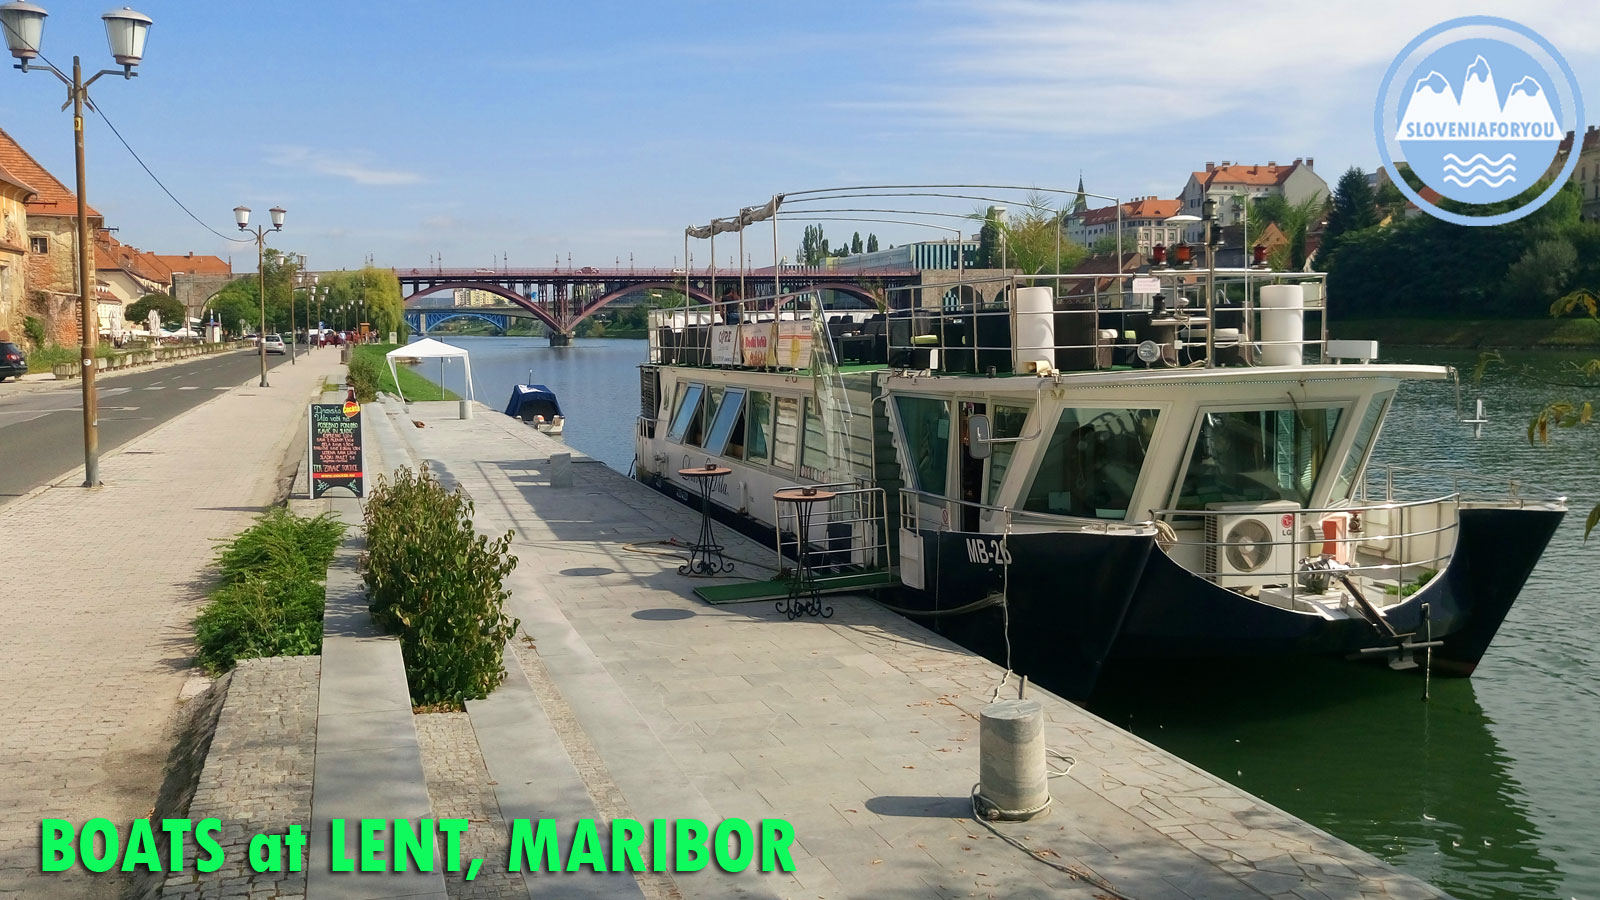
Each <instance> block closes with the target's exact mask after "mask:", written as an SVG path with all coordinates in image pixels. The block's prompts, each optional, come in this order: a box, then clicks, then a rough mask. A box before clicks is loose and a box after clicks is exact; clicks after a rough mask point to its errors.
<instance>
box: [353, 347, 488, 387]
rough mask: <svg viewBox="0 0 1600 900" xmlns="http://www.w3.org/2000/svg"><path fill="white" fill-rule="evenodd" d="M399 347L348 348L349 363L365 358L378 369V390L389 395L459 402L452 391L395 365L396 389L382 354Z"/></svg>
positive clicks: (412, 369) (408, 368) (387, 363)
mask: <svg viewBox="0 0 1600 900" xmlns="http://www.w3.org/2000/svg"><path fill="white" fill-rule="evenodd" d="M398 346H400V345H399V344H357V345H355V346H354V347H351V348H350V362H351V364H352V365H355V364H356V358H357V357H366V358H368V359H370V360H372V362H373V363H374V364H376V366H377V368H378V390H379V391H383V392H387V393H390V394H400V393H401V392H402V391H404V393H405V398H406V399H407V400H459V399H461V398H460V397H457V396H456V394H455V392H454V391H446V390H443V389H441V388H440V387H439V386H438V385H437V384H434V383H433V382H431V381H429V380H428V379H426V378H424V377H422V375H420V374H418V373H417V372H416V371H415V369H414V368H413V367H411V366H402V365H398V364H396V365H395V367H394V369H395V372H396V373H398V374H399V376H400V384H399V385H398V387H397V386H396V385H395V383H394V379H393V378H391V377H389V361H388V360H386V359H384V358H383V357H384V354H386V353H388V352H389V351H390V350H393V349H395V348H396V347H398Z"/></svg>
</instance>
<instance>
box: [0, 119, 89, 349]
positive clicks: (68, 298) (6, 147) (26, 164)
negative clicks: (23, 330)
mask: <svg viewBox="0 0 1600 900" xmlns="http://www.w3.org/2000/svg"><path fill="white" fill-rule="evenodd" d="M0 168H4V169H5V170H6V171H8V172H9V173H10V174H11V176H12V177H13V178H15V179H17V180H20V181H21V182H22V183H24V184H26V185H28V186H29V187H30V188H32V189H33V192H34V194H33V196H32V197H31V198H29V199H28V200H26V201H24V204H23V207H24V211H25V212H26V214H27V224H26V231H27V238H28V243H27V253H26V254H25V257H24V259H25V262H24V266H23V271H24V276H23V278H24V290H25V292H26V294H27V298H28V302H27V309H26V311H25V312H26V313H27V314H29V315H37V316H38V317H39V318H40V319H41V320H42V321H43V322H44V325H45V329H46V332H47V334H48V337H49V339H50V340H52V341H54V342H56V343H58V344H62V345H64V346H71V345H73V344H76V343H78V342H79V340H80V339H81V338H80V335H79V330H80V329H79V316H78V255H77V251H76V247H77V237H78V198H77V195H76V194H74V193H72V192H71V191H69V190H67V188H66V186H65V185H63V184H62V183H61V182H60V181H58V180H56V177H55V176H54V175H51V174H50V173H49V172H48V171H46V170H45V168H44V166H41V165H40V164H39V162H38V160H35V159H34V158H33V157H32V156H30V155H29V154H28V152H27V151H26V150H24V149H22V145H20V144H18V143H17V142H16V140H15V139H14V138H12V137H11V135H9V134H7V133H6V132H5V131H4V130H3V129H0ZM87 214H88V218H89V228H90V230H91V231H94V230H98V229H99V228H100V227H101V226H102V224H103V220H102V218H101V216H100V213H98V212H96V211H95V210H94V208H93V207H90V208H88V213H87ZM89 265H90V272H89V276H90V278H93V277H94V260H93V259H92V258H91V259H90V261H89Z"/></svg>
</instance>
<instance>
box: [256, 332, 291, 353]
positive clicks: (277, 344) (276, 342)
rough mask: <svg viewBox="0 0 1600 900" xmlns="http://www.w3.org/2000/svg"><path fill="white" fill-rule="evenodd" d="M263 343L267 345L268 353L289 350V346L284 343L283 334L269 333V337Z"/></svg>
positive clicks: (286, 351)
mask: <svg viewBox="0 0 1600 900" xmlns="http://www.w3.org/2000/svg"><path fill="white" fill-rule="evenodd" d="M262 343H263V344H265V345H266V348H267V352H268V353H280V354H281V353H288V352H289V348H288V347H286V346H284V344H283V335H281V334H269V335H267V339H266V340H265V341H262Z"/></svg>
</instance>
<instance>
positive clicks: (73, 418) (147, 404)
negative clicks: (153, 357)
mask: <svg viewBox="0 0 1600 900" xmlns="http://www.w3.org/2000/svg"><path fill="white" fill-rule="evenodd" d="M302 352H303V351H302ZM316 352H320V353H336V352H338V351H335V350H329V349H326V348H325V349H322V350H320V351H316ZM287 362H288V357H285V356H269V357H267V365H268V366H269V367H276V366H279V365H283V364H285V363H287ZM260 371H261V364H260V362H259V361H258V358H257V357H256V354H255V353H254V352H253V351H249V350H238V351H232V352H228V353H222V354H219V355H217V356H202V357H199V358H198V359H194V360H191V361H188V362H182V363H176V364H173V365H165V366H157V367H154V368H151V369H149V370H145V371H140V370H134V371H132V372H128V373H127V374H122V375H116V376H113V377H109V378H105V379H104V380H102V381H101V382H100V383H99V396H100V452H101V453H106V452H109V451H111V450H113V449H115V448H117V447H120V446H122V445H123V444H125V443H127V442H128V441H130V440H132V439H134V438H136V437H138V436H139V435H141V434H144V433H145V432H147V431H149V430H150V429H152V428H155V427H156V426H158V425H160V424H161V423H163V422H165V421H167V420H168V419H171V418H172V417H174V416H176V415H178V414H180V413H183V412H185V411H187V410H190V409H193V408H194V407H196V406H199V405H200V404H202V403H204V402H205V401H207V400H209V399H211V398H212V397H215V396H216V392H217V391H225V390H228V389H229V388H234V387H238V386H239V385H240V384H243V383H244V382H245V381H247V380H248V379H250V378H251V376H253V375H257V374H259V373H260ZM268 380H269V381H270V380H271V379H270V378H269V379H268ZM5 388H6V386H5V385H0V506H3V505H4V504H6V503H9V502H10V501H12V500H15V499H16V498H17V497H19V496H21V495H23V494H25V493H27V492H28V491H30V490H32V489H33V488H36V487H38V486H39V485H41V484H45V483H47V482H50V481H52V480H54V479H56V478H59V477H60V476H62V475H64V474H66V473H67V472H70V471H72V470H73V469H74V468H76V467H78V466H81V465H83V393H82V388H81V387H80V386H79V384H78V382H77V381H67V382H62V384H61V386H60V387H53V388H51V389H50V390H43V391H33V392H30V393H16V394H13V393H9V392H7V391H6V390H5ZM250 389H255V388H254V386H253V385H252V386H251V388H250ZM269 390H270V388H269Z"/></svg>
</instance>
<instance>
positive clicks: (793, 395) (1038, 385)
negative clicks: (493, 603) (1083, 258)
mask: <svg viewBox="0 0 1600 900" xmlns="http://www.w3.org/2000/svg"><path fill="white" fill-rule="evenodd" d="M956 189H960V186H937V185H935V186H923V187H921V188H919V189H918V190H917V191H916V192H915V194H920V195H931V194H934V193H935V192H937V191H947V192H948V191H953V190H956ZM845 190H846V191H848V192H850V193H851V195H852V196H860V195H865V194H870V193H871V192H872V191H873V190H875V189H865V188H862V189H845ZM895 190H896V191H899V190H901V189H895ZM963 190H964V192H965V193H964V194H963V195H967V194H970V193H971V189H970V188H966V189H963ZM913 195H914V194H913V192H912V191H910V190H905V192H904V193H899V194H897V196H901V197H907V196H913ZM807 199H813V200H828V199H836V198H830V196H829V195H828V194H827V193H824V192H816V193H812V194H811V195H810V196H809V197H808V198H807ZM878 202H880V203H881V202H882V201H878ZM789 205H790V204H789V203H788V201H786V200H785V198H783V197H782V196H779V197H775V198H773V200H772V202H771V204H770V206H769V207H768V210H769V213H768V214H769V215H770V216H771V217H774V218H775V217H776V216H777V215H778V213H779V207H780V206H782V207H783V208H785V209H788V208H789ZM793 205H795V206H800V208H801V209H804V207H803V206H801V205H800V204H798V203H797V204H793ZM750 209H752V208H746V210H745V211H744V212H742V213H741V216H740V218H739V219H738V220H736V219H728V220H719V221H721V222H732V221H740V220H743V219H747V218H748V217H749V216H748V214H749V212H750ZM791 214H794V213H791ZM758 221H759V219H758ZM869 221H871V220H869ZM1206 224H1209V223H1206ZM1166 249H1167V248H1165V247H1157V248H1154V250H1155V252H1153V253H1152V254H1151V258H1150V259H1149V260H1147V261H1145V262H1144V263H1143V264H1139V265H1131V266H1125V264H1124V261H1123V260H1124V258H1123V257H1122V255H1121V254H1119V255H1118V257H1117V260H1116V264H1115V267H1113V268H1107V269H1106V270H1105V271H1103V272H1099V271H1097V272H1095V273H1094V274H1092V275H1031V276H1029V275H1024V274H1022V273H1019V272H1017V271H1015V270H1009V269H985V270H968V269H965V268H964V267H962V268H961V269H959V270H956V271H941V272H929V273H923V274H922V276H921V277H920V278H919V279H918V280H916V282H915V283H914V284H909V285H901V286H899V287H897V288H895V289H890V290H887V291H885V292H884V293H885V294H886V297H885V302H884V304H883V308H882V309H869V310H862V309H860V308H842V307H841V305H840V304H838V303H837V302H836V301H830V299H829V298H828V297H827V296H825V295H824V294H823V293H822V292H820V291H816V290H810V291H799V292H788V293H786V292H784V291H782V290H781V289H780V288H781V287H782V283H781V277H782V274H781V271H780V273H778V274H777V275H769V276H768V278H769V280H768V281H767V283H766V292H765V293H762V292H761V291H760V288H761V284H760V280H759V279H755V280H754V281H753V283H754V284H755V285H756V288H757V290H756V291H753V292H752V293H751V294H748V295H746V294H743V293H742V292H741V297H743V298H744V299H740V300H738V301H737V305H736V306H733V305H730V304H729V303H727V302H721V303H707V304H704V305H699V306H687V307H680V308H677V309H670V310H657V311H655V312H653V313H652V318H651V328H650V335H649V338H650V358H649V361H648V362H647V363H646V364H644V365H643V366H641V368H640V374H641V392H640V393H641V408H640V414H639V417H638V421H637V428H636V434H635V462H634V471H635V473H636V477H637V478H639V479H641V480H642V481H644V482H645V483H647V484H650V485H653V486H655V487H656V488H658V489H660V490H662V491H664V492H666V493H668V494H671V495H674V496H677V497H679V498H680V499H683V500H685V501H686V502H698V500H699V495H698V491H697V488H696V486H695V485H694V484H691V483H689V481H688V479H686V478H684V477H683V476H682V475H680V474H679V470H680V469H688V468H691V467H695V466H701V465H705V464H708V463H710V464H716V465H719V466H726V467H727V468H729V469H730V470H731V473H730V474H729V475H727V476H726V477H724V478H722V479H719V480H718V482H717V483H716V485H715V486H714V488H713V489H712V493H711V494H710V501H711V503H712V505H713V509H714V511H715V512H716V513H717V514H718V515H719V516H720V517H721V518H723V519H725V520H727V521H730V522H734V523H736V524H738V525H740V526H741V527H743V528H745V529H747V530H749V531H751V532H752V533H759V534H765V535H767V536H768V537H769V540H770V542H771V543H772V544H773V545H774V546H775V547H776V548H777V550H778V552H779V553H780V555H783V556H785V558H788V557H793V556H795V555H796V554H795V551H797V550H798V549H799V548H800V547H801V542H804V546H805V548H806V549H807V550H808V551H809V554H810V555H811V557H812V559H813V561H814V562H815V563H816V564H817V565H818V567H819V569H820V581H819V583H820V585H821V586H822V589H823V590H828V589H829V585H830V582H831V583H832V584H833V585H835V586H836V588H837V589H838V590H852V589H860V587H861V586H863V585H881V584H892V585H894V586H896V587H897V590H896V591H895V593H894V594H893V596H892V597H890V599H889V600H887V601H885V602H887V603H890V604H891V605H892V606H893V607H894V608H896V609H897V610H898V611H900V612H903V613H905V614H906V615H909V616H911V617H912V618H914V619H916V620H918V621H922V622H925V623H927V624H928V625H929V626H930V627H932V628H934V629H935V630H937V631H940V632H942V633H944V634H946V635H947V636H949V637H951V638H952V639H954V640H956V641H958V642H960V643H962V644H963V645H965V646H967V647H969V648H971V649H974V650H976V651H978V652H981V653H984V654H985V655H987V656H989V657H990V658H992V659H995V660H996V661H998V662H1001V663H1003V664H1004V665H1006V666H1007V668H1008V669H1011V670H1015V671H1017V672H1019V673H1023V674H1026V675H1028V676H1030V677H1032V678H1033V679H1034V680H1036V681H1037V682H1039V683H1041V684H1044V685H1045V686H1047V687H1049V688H1051V689H1052V690H1055V691H1056V692H1057V693H1060V694H1062V695H1064V696H1067V697H1069V698H1072V699H1087V698H1088V697H1089V696H1090V695H1091V694H1092V693H1093V691H1094V689H1095V687H1096V685H1097V683H1098V680H1099V678H1100V677H1101V675H1102V673H1103V672H1104V671H1105V669H1106V667H1107V665H1108V663H1112V662H1115V663H1116V664H1117V665H1116V668H1117V669H1118V670H1125V667H1127V666H1131V667H1133V668H1137V667H1138V665H1139V663H1140V661H1148V662H1152V663H1154V662H1160V663H1163V664H1166V663H1179V664H1189V663H1192V664H1193V665H1194V666H1196V667H1197V668H1199V669H1202V670H1203V668H1204V667H1205V666H1206V665H1207V663H1208V661H1211V662H1216V661H1222V660H1260V661H1264V662H1266V663H1268V664H1269V665H1270V662H1271V661H1272V660H1273V659H1275V658H1276V659H1284V658H1288V657H1294V656H1306V655H1313V656H1329V657H1340V658H1346V659H1350V660H1365V661H1371V662H1378V663H1388V664H1389V665H1390V666H1391V667H1393V668H1396V669H1412V668H1422V669H1426V670H1429V671H1431V672H1433V673H1434V674H1439V675H1458V676H1468V675H1470V674H1471V673H1472V671H1473V670H1474V668H1475V667H1476V666H1477V665H1478V662H1479V661H1480V660H1481V659H1482V657H1483V655H1484V653H1485V651H1486V650H1487V649H1488V647H1489V644H1490V642H1491V641H1492V639H1493V638H1494V635H1495V633H1496V631H1497V630H1498V629H1499V627H1500V624H1501V622H1502V621H1503V620H1504V618H1505V616H1506V614H1507V612H1508V610H1509V609H1510V607H1511V605H1512V603H1513V602H1514V601H1515V599H1516V597H1517V594H1518V593H1519V591H1520V590H1521V588H1522V586H1523V583H1524V582H1525V581H1526V579H1527V578H1528V576H1529V574H1530V573H1531V571H1532V570H1533V567H1534V565H1535V564H1536V563H1537V562H1538V560H1539V557H1540V555H1541V554H1542V553H1543V551H1544V549H1545V546H1546V544H1547V543H1548V542H1549V540H1550V538H1551V535H1552V534H1553V533H1554V531H1555V529H1556V527H1557V525H1559V524H1560V522H1561V520H1562V518H1563V516H1564V515H1565V512H1566V500H1565V498H1564V497H1561V496H1559V495H1556V494H1553V493H1550V492H1544V491H1539V490H1537V489H1534V488H1531V487H1529V486H1528V485H1525V484H1516V483H1513V484H1508V485H1494V484H1491V483H1489V482H1486V481H1482V480H1479V479H1476V478H1474V477H1473V476H1472V475H1471V474H1470V473H1465V474H1460V475H1453V474H1448V473H1441V472H1437V471H1433V470H1429V471H1415V470H1408V469H1405V468H1403V467H1399V466H1387V467H1382V468H1381V469H1380V468H1379V467H1377V466H1374V465H1372V464H1371V463H1370V460H1371V455H1372V451H1373V447H1374V445H1375V444H1376V443H1377V440H1378V437H1379V435H1380V433H1381V432H1382V429H1383V427H1384V425H1385V424H1386V418H1387V414H1388V411H1389V409H1390V405H1391V403H1392V401H1393V399H1394V397H1395V395H1396V393H1397V392H1398V391H1401V390H1404V389H1405V388H1406V386H1407V385H1408V384H1409V383H1412V382H1417V381H1427V380H1439V379H1447V378H1450V377H1452V376H1453V375H1454V373H1453V370H1451V369H1449V368H1446V367H1441V366H1426V365H1401V364H1393V363H1385V362H1381V361H1379V359H1378V347H1377V344H1376V343H1375V342H1371V341H1340V340H1333V339H1330V338H1329V337H1328V332H1327V316H1328V312H1329V309H1330V304H1331V303H1332V302H1333V298H1330V297H1329V296H1328V294H1327V291H1326V286H1327V285H1326V278H1325V276H1324V275H1323V274H1322V273H1317V272H1282V271H1271V270H1268V269H1266V268H1265V266H1264V264H1263V263H1262V262H1261V261H1260V260H1259V259H1258V260H1255V261H1249V264H1247V265H1241V266H1235V267H1232V268H1224V267H1217V266H1216V265H1215V264H1214V259H1215V257H1214V256H1213V255H1212V254H1210V253H1207V254H1205V256H1206V257H1207V259H1208V260H1210V261H1211V264H1208V265H1205V266H1203V267H1202V266H1200V265H1198V264H1197V262H1196V261H1195V260H1194V257H1195V256H1196V254H1195V253H1194V252H1193V251H1194V248H1191V247H1189V246H1188V245H1187V244H1184V245H1180V246H1179V247H1177V248H1175V249H1176V250H1177V251H1178V252H1175V253H1172V254H1170V255H1169V254H1167V253H1165V252H1164V251H1165V250H1166ZM1201 249H1206V248H1204V247H1203V246H1202V248H1201ZM1211 249H1214V247H1213V248H1211ZM700 290H702V291H704V288H703V287H702V288H700ZM710 296H713V297H714V296H716V295H715V293H714V292H711V293H710ZM844 306H851V305H849V304H845V305H844ZM793 486H816V487H821V488H826V489H827V490H829V491H831V492H833V493H834V494H835V496H834V498H833V499H832V500H830V501H828V504H827V507H826V511H825V513H819V514H816V515H815V516H813V517H812V520H811V522H810V524H809V526H808V527H807V529H806V531H805V533H804V534H800V533H798V531H799V528H798V526H797V525H796V518H795V514H794V512H793V511H792V510H791V509H789V508H787V507H783V508H780V507H779V506H778V505H777V504H776V503H775V502H774V499H773V494H774V493H775V492H776V491H778V490H780V489H783V488H787V487H793ZM780 588H781V586H780ZM719 590H721V591H727V590H729V589H728V588H717V587H708V588H704V589H702V590H701V591H699V593H700V594H701V595H702V596H703V597H707V598H708V599H709V598H712V597H714V592H715V591H719ZM759 595H760V594H759V592H758V591H757V592H751V591H747V592H746V593H745V595H744V596H746V597H749V596H759Z"/></svg>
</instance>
